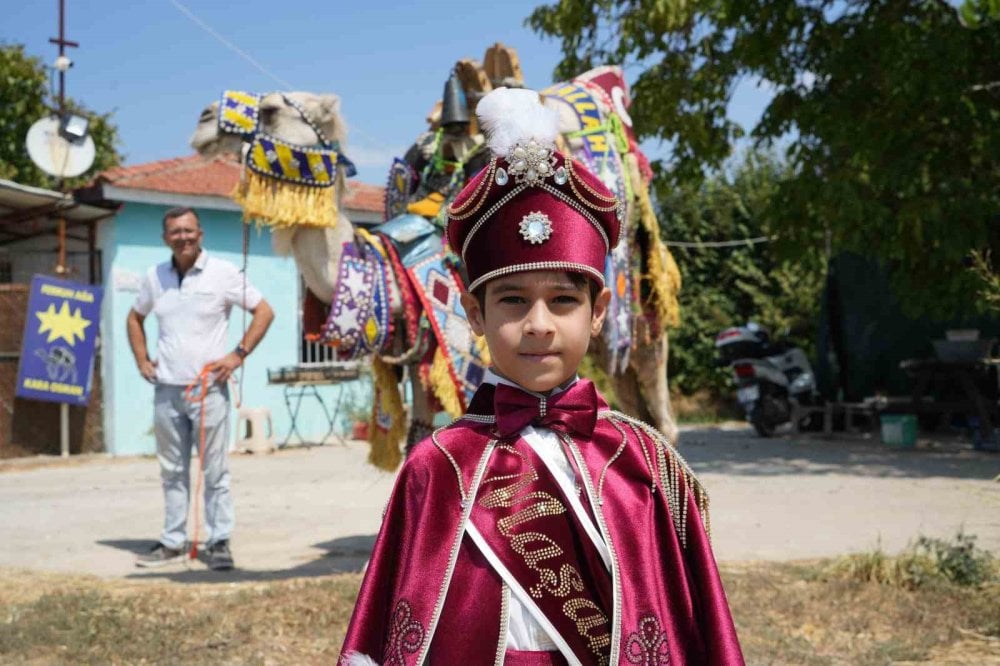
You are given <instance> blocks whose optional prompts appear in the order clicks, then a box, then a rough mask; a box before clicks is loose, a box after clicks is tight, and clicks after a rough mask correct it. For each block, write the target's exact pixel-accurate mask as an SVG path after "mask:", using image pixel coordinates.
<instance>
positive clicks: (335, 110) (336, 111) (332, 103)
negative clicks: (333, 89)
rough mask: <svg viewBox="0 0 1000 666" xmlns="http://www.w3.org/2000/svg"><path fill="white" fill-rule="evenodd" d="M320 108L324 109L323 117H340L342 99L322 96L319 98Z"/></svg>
mask: <svg viewBox="0 0 1000 666" xmlns="http://www.w3.org/2000/svg"><path fill="white" fill-rule="evenodd" d="M319 104H320V108H321V109H323V115H326V116H339V115H340V97H338V96H337V95H333V94H327V95H322V96H321V97H320V98H319Z"/></svg>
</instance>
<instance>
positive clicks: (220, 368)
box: [208, 352, 243, 384]
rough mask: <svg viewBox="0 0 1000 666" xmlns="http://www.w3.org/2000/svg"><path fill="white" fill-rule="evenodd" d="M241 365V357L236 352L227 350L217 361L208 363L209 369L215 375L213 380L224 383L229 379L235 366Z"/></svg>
mask: <svg viewBox="0 0 1000 666" xmlns="http://www.w3.org/2000/svg"><path fill="white" fill-rule="evenodd" d="M241 365H243V359H242V358H240V356H239V354H237V353H236V352H229V353H228V354H226V355H225V356H223V357H222V358H220V359H219V360H218V361H213V362H211V363H209V364H208V369H209V371H210V372H211V373H212V374H214V375H215V381H216V382H218V383H219V384H224V383H226V382H227V381H229V378H230V377H231V376H232V374H233V372H234V371H235V370H236V368H238V367H240V366H241Z"/></svg>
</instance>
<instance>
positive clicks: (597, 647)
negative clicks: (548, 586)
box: [563, 599, 611, 663]
mask: <svg viewBox="0 0 1000 666" xmlns="http://www.w3.org/2000/svg"><path fill="white" fill-rule="evenodd" d="M563 612H564V613H566V617H568V618H569V619H571V620H573V623H574V624H575V625H576V630H577V631H579V632H580V635H581V636H583V637H584V638H585V639H586V640H587V647H589V648H590V651H591V652H593V653H594V654H596V655H600V659H603V652H602V650H603V649H604V648H606V647H608V646H609V645H611V635H610V634H608V630H607V626H608V616H607V615H605V614H604V611H602V610H601V609H600V608H598V607H597V604H595V603H594V602H593V601H591V600H590V599H570V600H569V601H567V602H566V603H564V604H563ZM591 629H599V631H598V632H597V633H595V634H591ZM598 663H607V660H603V661H599V662H598Z"/></svg>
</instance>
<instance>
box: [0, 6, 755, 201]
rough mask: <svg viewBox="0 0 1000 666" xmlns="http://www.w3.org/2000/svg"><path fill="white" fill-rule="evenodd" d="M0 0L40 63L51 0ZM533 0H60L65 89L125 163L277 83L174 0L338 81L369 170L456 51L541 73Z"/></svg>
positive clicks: (370, 172) (184, 149)
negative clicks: (221, 106) (506, 54)
mask: <svg viewBox="0 0 1000 666" xmlns="http://www.w3.org/2000/svg"><path fill="white" fill-rule="evenodd" d="M5 4H6V6H5V7H4V11H3V15H4V16H3V21H2V22H0V42H5V43H21V44H24V45H25V47H26V49H27V51H28V53H30V54H32V55H36V56H39V57H41V58H42V59H43V60H44V61H45V62H46V63H49V64H51V63H52V62H53V61H54V60H55V56H56V54H57V51H56V47H55V45H52V44H49V42H48V38H49V37H54V36H56V35H57V34H58V0H29V1H28V2H20V3H15V2H8V3H5ZM539 4H542V0H506V1H505V2H461V3H460V2H450V1H446V0H439V1H436V2H417V1H410V2H400V1H392V2H389V1H379V0H367V1H366V0H361V1H357V0H355V1H354V2H343V1H341V0H327V1H326V2H317V3H308V4H307V3H298V2H288V1H286V2H280V1H279V2H273V1H272V2H263V1H261V0H243V1H242V2H239V3H237V2H198V1H197V0H133V1H125V0H114V1H109V0H103V1H97V0H66V37H67V39H69V40H73V41H77V42H79V43H80V48H78V49H69V53H68V55H69V56H70V57H71V58H72V59H73V61H74V67H73V68H72V69H71V70H70V71H69V73H68V74H67V84H66V87H67V94H68V95H70V96H72V97H74V98H76V99H78V100H81V101H83V102H84V103H85V104H86V105H87V106H88V107H89V108H91V109H93V110H94V111H98V112H107V111H114V116H113V117H114V120H115V122H116V123H117V124H118V127H119V130H120V134H121V137H122V151H123V152H124V153H125V156H126V164H140V163H143V162H149V161H153V160H158V159H164V158H170V157H180V156H183V155H188V154H190V153H191V149H190V147H189V146H188V138H189V137H190V135H191V132H192V130H193V129H194V125H195V122H196V120H197V118H198V114H199V113H200V111H201V109H202V108H203V107H204V106H205V105H206V104H207V103H209V102H210V101H212V100H214V99H216V98H217V97H218V95H219V93H220V92H221V91H222V90H223V89H225V88H234V89H242V90H251V91H261V92H266V91H270V90H279V89H284V87H283V86H282V85H281V84H279V83H277V82H276V81H275V80H274V79H273V78H271V77H269V76H267V75H265V74H264V73H262V72H260V71H259V70H258V69H256V68H255V67H254V65H253V64H251V62H249V61H248V60H247V59H246V58H244V57H241V56H240V55H239V54H238V53H237V52H235V51H234V50H233V49H231V48H229V47H227V46H226V45H224V44H223V43H222V41H220V39H219V38H218V37H216V36H213V35H212V34H210V33H209V32H208V31H206V30H205V29H204V28H203V27H200V26H199V25H198V23H196V22H195V21H194V20H192V18H191V17H190V16H189V15H188V14H187V13H185V11H184V9H185V8H186V9H187V10H188V11H189V13H190V14H193V15H194V16H195V17H197V19H198V20H200V21H201V22H202V24H204V25H206V26H208V27H209V28H210V29H211V30H212V31H214V32H215V33H216V34H217V35H218V36H219V37H221V38H222V39H224V40H226V41H228V42H229V43H231V44H232V45H234V46H235V47H237V48H239V49H240V50H242V51H243V52H245V53H246V54H247V55H249V56H250V57H251V58H252V59H254V60H255V61H257V62H258V63H259V64H260V65H261V66H262V67H263V68H264V69H266V70H267V71H268V72H270V73H271V74H272V75H273V76H274V77H277V78H278V79H281V80H283V81H285V82H288V83H290V84H291V85H292V87H293V88H294V89H297V90H308V91H313V92H333V93H336V94H338V95H339V96H340V97H341V107H342V110H343V112H344V115H345V117H346V120H347V124H348V127H349V129H350V135H349V140H348V150H347V152H348V154H349V156H350V157H351V158H352V159H353V160H355V162H356V163H357V164H358V167H359V174H358V178H359V179H360V180H362V181H364V182H369V183H376V184H381V183H382V182H383V181H384V180H385V174H386V170H387V168H388V166H389V164H390V163H391V161H392V158H393V157H394V156H396V155H400V154H401V153H402V152H403V151H404V150H405V149H406V147H407V146H408V145H409V144H410V143H412V141H413V139H414V138H415V137H416V136H417V134H419V133H420V132H421V131H423V130H424V129H425V127H426V125H425V123H424V120H423V119H424V117H425V116H426V115H427V112H428V111H429V110H430V108H431V107H432V105H433V103H434V101H435V100H436V99H438V98H439V97H440V95H441V90H442V88H443V86H444V81H445V79H446V78H447V76H448V73H449V71H450V70H451V67H452V66H453V65H454V63H455V61H456V60H458V59H460V58H463V57H472V58H477V59H480V58H482V55H483V53H484V51H485V50H486V48H487V47H488V46H489V45H490V44H492V43H493V42H495V41H501V42H503V43H505V44H507V45H508V46H513V47H514V48H516V49H517V51H518V55H519V56H520V59H521V67H522V69H523V70H524V74H525V78H526V80H527V84H528V85H529V86H530V87H533V88H541V87H544V86H546V85H548V84H549V83H552V71H553V69H554V67H555V65H556V63H557V62H558V60H559V47H558V44H557V43H556V42H555V41H552V40H542V39H541V38H540V37H538V36H537V35H535V34H534V33H532V32H531V31H530V30H528V29H527V28H525V27H524V19H525V18H526V17H527V16H528V15H529V14H530V13H531V11H532V9H534V7H536V6H538V5H539ZM768 97H769V95H768V93H767V92H766V89H764V88H758V87H757V86H756V85H754V84H752V83H745V84H743V85H741V86H740V87H739V88H738V89H737V91H736V94H735V95H734V99H733V102H732V104H731V106H730V113H731V115H732V116H733V118H734V119H735V120H737V121H738V122H740V123H742V124H743V125H744V126H745V127H748V128H749V126H752V124H753V123H755V122H756V120H757V118H759V116H760V113H761V111H762V110H763V108H764V106H765V105H766V103H767V101H768ZM643 148H644V150H645V151H646V152H647V154H649V156H650V157H651V158H656V157H660V156H663V152H664V151H663V149H662V148H661V147H660V146H658V145H657V144H656V143H649V142H647V143H645V144H643Z"/></svg>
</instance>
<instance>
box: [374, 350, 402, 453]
mask: <svg viewBox="0 0 1000 666" xmlns="http://www.w3.org/2000/svg"><path fill="white" fill-rule="evenodd" d="M372 382H373V383H374V384H375V392H376V395H378V396H380V398H381V410H382V412H383V413H385V414H388V415H389V418H390V419H391V420H392V425H391V426H389V430H388V432H386V431H383V430H381V429H379V428H378V427H376V425H375V410H372V420H371V423H370V424H369V428H368V443H369V444H370V445H371V449H370V450H369V452H368V462H369V463H371V464H372V465H374V466H375V467H378V468H379V469H384V470H386V471H388V472H392V471H394V470H395V469H396V468H397V467H399V463H400V461H401V460H402V454H401V453H400V450H399V443H400V442H401V441H403V438H404V437H406V411H405V410H404V409H403V401H402V399H401V398H400V396H399V383H398V382H397V381H396V373H395V372H394V371H393V369H392V367H391V366H390V365H388V364H387V363H383V362H382V360H381V359H380V358H379V357H378V356H377V355H376V356H373V357H372Z"/></svg>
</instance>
